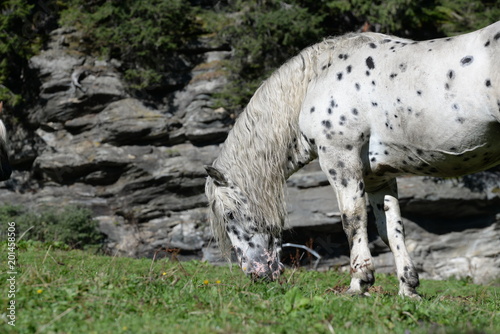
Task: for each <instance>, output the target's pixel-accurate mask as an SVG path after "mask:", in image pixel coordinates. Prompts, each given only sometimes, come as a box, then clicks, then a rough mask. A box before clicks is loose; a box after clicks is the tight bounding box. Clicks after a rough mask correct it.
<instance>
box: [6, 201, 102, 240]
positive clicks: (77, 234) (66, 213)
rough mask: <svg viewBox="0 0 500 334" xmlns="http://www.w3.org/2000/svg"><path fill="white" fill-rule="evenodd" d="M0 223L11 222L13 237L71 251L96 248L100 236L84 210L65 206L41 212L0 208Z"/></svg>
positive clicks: (7, 206)
mask: <svg viewBox="0 0 500 334" xmlns="http://www.w3.org/2000/svg"><path fill="white" fill-rule="evenodd" d="M0 220H1V221H4V222H15V223H16V230H17V234H16V237H17V238H20V237H21V235H23V239H25V240H35V241H42V242H51V243H55V245H61V244H64V245H67V246H69V247H71V248H80V249H81V248H86V247H88V246H91V245H98V244H100V243H102V241H103V235H102V234H101V233H100V232H99V231H98V229H97V222H96V221H95V220H94V219H93V218H92V213H91V212H90V210H88V209H84V208H78V207H75V206H66V207H64V208H62V209H59V210H57V209H53V208H49V207H46V208H43V209H41V210H39V211H29V210H26V209H25V208H22V207H20V206H11V205H6V206H1V207H0Z"/></svg>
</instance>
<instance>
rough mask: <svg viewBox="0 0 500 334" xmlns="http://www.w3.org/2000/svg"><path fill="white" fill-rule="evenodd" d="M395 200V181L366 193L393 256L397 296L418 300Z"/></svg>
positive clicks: (396, 200) (411, 264)
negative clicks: (397, 284) (397, 280)
mask: <svg viewBox="0 0 500 334" xmlns="http://www.w3.org/2000/svg"><path fill="white" fill-rule="evenodd" d="M397 198H398V196H397V185H396V179H393V180H391V181H390V182H389V183H388V184H387V186H386V187H384V188H382V189H380V190H378V191H377V192H373V193H368V199H369V200H370V203H371V205H372V207H373V211H374V213H375V218H376V222H377V229H378V233H379V235H380V237H381V238H382V240H383V241H384V242H385V243H386V244H387V245H388V246H389V247H390V249H391V251H392V253H393V254H394V259H395V262H396V272H397V276H398V279H399V294H400V295H401V296H407V297H412V298H420V296H419V295H418V293H417V291H416V290H415V288H416V287H417V286H418V285H419V280H418V273H417V271H416V270H415V266H414V265H413V262H412V260H411V258H410V255H409V254H408V250H407V249H406V245H405V235H404V227H403V222H402V220H401V211H400V209H399V202H398V199H397Z"/></svg>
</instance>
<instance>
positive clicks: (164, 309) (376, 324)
mask: <svg viewBox="0 0 500 334" xmlns="http://www.w3.org/2000/svg"><path fill="white" fill-rule="evenodd" d="M2 249H3V250H4V254H5V255H6V254H7V250H6V246H5V245H3V246H2ZM16 252H17V257H18V264H17V265H16V270H17V274H16V275H15V288H16V290H15V298H14V300H15V305H16V310H15V316H16V321H15V325H16V326H15V327H12V326H10V325H8V321H10V319H9V318H8V317H7V315H8V310H7V306H8V305H9V302H10V300H12V299H11V298H9V297H8V294H9V287H10V284H4V283H3V282H9V281H7V279H8V278H9V277H10V276H11V275H9V274H7V255H6V256H4V258H5V260H4V259H2V261H1V263H2V266H3V268H2V270H1V275H0V279H1V281H2V294H1V296H0V301H1V304H2V311H0V317H1V324H0V333H389V332H392V333H500V287H499V286H498V284H496V285H490V286H477V285H473V284H469V283H467V282H466V281H463V280H462V281H457V280H451V281H426V280H424V281H422V284H421V285H422V286H421V288H420V290H419V291H420V293H421V294H422V295H423V300H422V301H414V300H408V299H402V298H400V297H399V296H398V295H397V280H396V279H395V277H394V276H391V275H377V277H376V278H377V282H376V285H375V287H373V288H372V289H371V297H349V296H345V295H342V294H338V293H337V292H336V291H339V290H342V288H343V287H345V286H346V285H347V284H348V282H349V277H348V275H347V274H343V273H338V272H335V271H330V272H312V271H306V270H292V269H289V270H287V271H286V272H285V274H284V276H283V277H282V278H281V279H280V280H279V282H273V283H268V284H264V283H251V282H250V281H249V280H248V279H247V278H246V277H244V275H243V274H242V273H241V271H240V270H239V268H238V267H237V266H233V268H232V269H231V268H230V267H229V266H224V267H214V266H212V265H209V264H206V263H201V262H194V261H193V262H177V261H175V260H173V259H171V258H164V259H160V260H156V261H152V260H150V259H141V260H137V259H130V258H118V257H108V256H98V255H93V254H91V253H89V252H83V251H76V250H63V249H57V248H56V247H54V246H49V245H48V244H42V243H38V242H22V243H21V244H20V245H19V249H18V250H17V251H16Z"/></svg>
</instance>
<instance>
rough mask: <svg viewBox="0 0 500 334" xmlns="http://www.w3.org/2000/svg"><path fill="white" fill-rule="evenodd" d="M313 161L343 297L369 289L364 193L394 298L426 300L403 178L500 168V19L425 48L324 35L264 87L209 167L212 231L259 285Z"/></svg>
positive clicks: (273, 274)
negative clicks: (385, 249)
mask: <svg viewBox="0 0 500 334" xmlns="http://www.w3.org/2000/svg"><path fill="white" fill-rule="evenodd" d="M316 158H318V159H319V163H320V166H321V168H322V170H323V172H324V173H325V174H326V175H327V177H328V180H329V182H330V184H331V185H332V187H333V189H334V191H335V193H336V195H337V199H338V203H339V208H340V210H341V214H342V225H343V228H344V231H345V233H346V235H347V238H348V241H349V245H350V252H351V253H350V266H351V283H350V286H349V289H348V292H349V293H351V294H363V293H365V292H366V290H367V289H368V287H369V286H371V285H372V284H373V283H374V265H373V259H372V256H371V254H370V251H369V249H368V236H367V208H366V203H365V193H366V194H367V195H368V199H369V202H370V204H371V206H372V208H373V211H374V213H375V218H376V225H377V229H378V233H379V235H380V237H381V238H382V240H383V241H384V242H385V243H386V244H387V245H388V246H389V247H390V249H391V251H392V253H393V254H394V257H395V263H396V271H397V277H398V278H399V294H400V295H402V296H408V297H414V298H419V295H418V293H417V291H416V287H417V286H418V285H419V279H418V274H417V272H416V270H415V266H414V264H413V262H412V260H411V258H410V256H409V253H408V250H407V248H406V246H405V237H404V229H403V224H402V220H401V214H400V209H399V204H398V195H397V185H396V177H397V176H400V175H405V174H413V175H429V176H438V177H454V176H460V175H465V174H469V173H473V172H477V171H481V170H484V169H487V168H490V167H493V166H495V165H498V164H500V22H497V23H494V24H492V25H490V26H488V27H485V28H483V29H481V30H478V31H475V32H472V33H468V34H464V35H459V36H456V37H450V38H444V39H435V40H428V41H412V40H408V39H402V38H398V37H394V36H388V35H383V34H377V33H361V34H347V35H344V36H341V37H336V38H330V39H326V40H324V41H323V42H321V43H318V44H315V45H313V46H310V47H308V48H306V49H304V50H303V51H302V52H300V53H299V54H298V55H297V56H295V57H294V58H292V59H290V60H289V61H288V62H286V63H285V64H284V65H283V66H281V68H279V69H278V70H277V71H275V72H274V73H273V74H272V75H271V77H270V78H269V79H267V80H266V81H265V82H264V83H263V84H262V85H261V87H259V89H258V90H257V91H256V93H255V94H254V96H253V97H252V99H251V100H250V102H249V104H248V106H247V107H246V108H245V110H244V112H243V113H242V114H241V115H240V116H239V117H238V119H237V121H236V122H235V125H234V127H233V129H232V130H231V132H230V133H229V135H228V138H227V140H226V142H225V143H224V145H223V147H222V149H221V152H220V155H219V156H218V158H217V159H216V160H215V161H214V163H213V165H212V166H207V167H206V170H207V173H208V175H209V177H208V178H207V182H206V194H207V197H208V199H209V206H210V210H209V211H210V219H211V225H212V229H213V231H214V234H215V235H216V237H217V239H218V241H219V244H220V245H221V246H222V247H223V248H224V249H226V250H229V249H230V247H231V246H232V247H233V249H234V250H235V253H236V255H237V258H238V261H239V264H240V266H241V268H242V269H243V271H244V272H245V273H246V274H248V275H249V276H251V277H252V278H253V279H267V280H275V279H277V278H278V277H279V275H280V274H281V273H282V271H283V265H282V264H281V263H280V260H279V253H280V234H281V230H282V227H283V225H284V219H285V214H286V207H285V194H286V185H285V181H286V179H287V178H288V177H289V176H290V175H291V174H293V173H294V172H295V171H297V170H298V169H300V168H302V167H303V166H304V165H305V164H307V163H308V162H310V161H312V160H313V159H316Z"/></svg>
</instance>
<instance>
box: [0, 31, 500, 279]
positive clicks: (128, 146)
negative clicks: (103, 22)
mask: <svg viewBox="0 0 500 334" xmlns="http://www.w3.org/2000/svg"><path fill="white" fill-rule="evenodd" d="M73 38H78V32H76V31H73V30H71V29H58V30H56V31H54V32H53V33H52V41H51V42H50V43H49V44H48V47H47V49H46V50H44V51H42V52H41V54H40V55H37V56H35V57H33V58H32V59H31V62H30V66H31V68H32V70H33V71H34V72H36V73H37V76H38V78H39V80H40V90H39V94H38V96H39V99H38V100H37V101H35V103H33V105H32V106H31V107H30V108H29V109H28V110H25V111H23V114H22V115H17V119H18V121H17V122H13V121H11V122H10V123H8V122H7V123H8V127H9V130H10V131H9V133H10V137H11V151H12V152H11V154H12V164H13V166H14V168H15V172H14V174H13V177H12V179H11V180H9V181H7V182H4V184H3V185H2V188H1V189H0V199H1V200H2V203H4V204H7V203H13V204H24V205H27V206H31V207H36V206H41V205H52V206H61V205H66V204H77V205H80V206H85V207H88V208H90V209H91V210H92V211H93V212H94V214H95V217H96V219H97V220H98V221H99V224H100V229H101V231H102V232H103V233H104V234H105V235H106V236H107V242H106V249H107V250H108V251H109V252H110V253H112V254H117V255H124V256H138V257H139V256H149V257H152V256H154V255H158V254H160V253H161V254H163V256H165V255H168V250H169V249H170V250H171V249H180V254H179V257H180V258H203V259H206V260H211V261H220V256H219V254H218V252H217V250H216V248H215V247H214V244H213V240H212V237H211V234H210V231H209V227H208V222H207V215H206V213H207V209H206V205H207V200H206V197H205V195H204V183H205V177H206V176H205V171H204V168H203V165H205V164H211V163H212V161H213V160H214V159H215V157H216V156H217V154H218V152H219V145H220V143H222V142H223V141H224V139H225V138H226V136H227V133H228V131H229V130H230V128H231V124H232V122H233V118H232V116H231V115H229V114H228V113H227V112H226V111H225V110H224V109H222V108H215V107H213V94H214V93H215V92H217V91H218V90H219V89H220V88H221V87H222V86H223V85H225V84H226V78H225V77H224V76H223V75H222V74H221V71H220V68H221V61H222V60H224V59H226V58H228V57H230V54H231V53H230V50H226V49H225V48H224V47H221V46H215V47H214V46H209V44H207V43H205V44H203V43H202V44H203V45H201V46H200V49H199V50H194V51H193V50H191V53H192V54H196V57H191V58H190V57H189V55H185V57H183V58H182V59H184V62H185V70H183V71H184V72H182V71H181V72H182V73H181V74H179V77H173V78H172V81H173V82H175V85H171V86H169V87H171V88H169V90H168V89H167V90H166V93H165V98H164V100H163V101H160V102H157V103H151V102H150V101H147V100H138V99H136V98H133V97H131V96H130V95H129V93H128V91H127V88H126V85H125V84H124V81H123V80H122V76H121V73H120V64H119V62H118V61H115V60H109V61H108V60H107V61H103V60H98V59H95V58H93V57H91V56H89V55H86V54H83V53H81V52H79V51H78V50H77V49H74V48H72V47H70V43H69V42H68V41H69V40H71V39H73ZM186 78H187V79H186ZM172 87H173V88H172ZM7 121H8V120H7ZM399 183H400V195H401V208H402V212H403V215H404V217H405V223H406V232H407V239H408V241H407V244H408V247H409V249H410V251H411V252H412V254H413V258H414V260H415V262H416V264H417V267H418V268H419V269H420V271H421V276H422V277H428V278H436V279H440V278H445V277H449V276H457V277H468V276H470V277H472V278H473V280H474V281H475V282H479V283H486V282H489V281H491V280H493V279H496V278H498V277H500V256H499V254H500V182H498V180H496V183H495V182H492V183H490V184H488V185H487V186H485V187H483V188H482V189H479V190H477V189H476V191H472V190H470V189H469V188H466V187H465V186H464V184H463V183H457V182H455V183H454V182H453V181H449V180H448V181H441V182H439V183H436V182H435V181H433V180H427V179H423V178H416V177H412V178H402V179H401V180H400V182H399ZM288 186H289V216H288V218H287V230H286V231H285V234H284V237H285V242H286V241H288V242H297V243H301V244H306V243H307V244H309V245H312V247H313V248H314V249H315V250H316V251H317V252H319V253H320V254H321V255H322V256H323V259H322V261H321V262H320V265H321V266H322V267H323V268H329V267H340V268H346V265H347V264H348V247H347V240H346V238H345V236H344V234H343V231H342V226H341V222H340V213H339V210H338V208H337V204H336V200H335V197H334V193H333V191H332V190H331V188H330V186H329V185H328V182H327V180H326V177H325V176H324V175H323V174H322V172H321V171H320V170H319V167H318V165H317V163H312V164H311V165H309V166H306V167H305V168H304V169H303V170H301V171H300V172H298V173H297V174H295V175H294V176H292V178H290V180H289V181H288ZM372 225H373V224H372ZM371 232H372V243H371V249H372V252H373V254H374V255H375V256H376V265H377V268H378V270H379V271H385V272H390V271H393V266H394V261H393V259H392V256H390V253H389V250H388V248H387V247H385V245H383V243H382V242H381V241H380V240H379V239H378V238H377V237H376V233H375V230H374V228H373V226H372V228H371ZM161 254H160V255H161ZM295 255H296V253H295V249H291V248H286V249H285V256H284V257H285V260H289V259H290V258H294V257H295ZM295 260H296V259H295ZM302 262H303V263H304V262H307V261H302ZM289 263H290V262H289Z"/></svg>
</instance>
